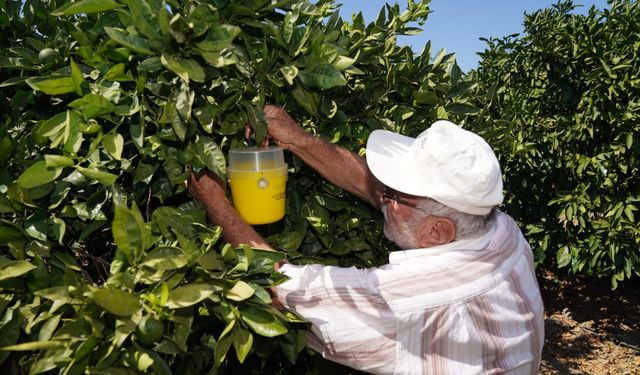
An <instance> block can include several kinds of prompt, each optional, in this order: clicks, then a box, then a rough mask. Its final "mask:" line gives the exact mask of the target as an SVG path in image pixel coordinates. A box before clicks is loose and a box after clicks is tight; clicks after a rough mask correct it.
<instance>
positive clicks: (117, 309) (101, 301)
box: [89, 287, 141, 316]
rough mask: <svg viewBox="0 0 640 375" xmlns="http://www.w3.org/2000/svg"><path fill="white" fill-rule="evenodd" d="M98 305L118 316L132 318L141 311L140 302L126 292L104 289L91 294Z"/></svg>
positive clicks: (90, 296)
mask: <svg viewBox="0 0 640 375" xmlns="http://www.w3.org/2000/svg"><path fill="white" fill-rule="evenodd" d="M89 298H91V300H92V301H93V302H95V304H96V305H98V306H100V307H102V308H103V309H105V310H106V311H108V312H110V313H112V314H114V315H118V316H130V315H132V314H134V313H136V312H137V311H138V310H140V307H141V306H140V300H139V299H138V297H136V296H134V295H133V294H131V293H129V292H125V291H124V290H120V289H116V288H110V287H104V288H100V289H96V290H94V291H93V292H91V293H90V294H89Z"/></svg>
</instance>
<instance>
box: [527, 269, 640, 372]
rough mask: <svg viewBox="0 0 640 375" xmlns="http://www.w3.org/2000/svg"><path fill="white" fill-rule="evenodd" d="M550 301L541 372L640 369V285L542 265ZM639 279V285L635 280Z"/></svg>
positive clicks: (546, 297)
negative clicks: (612, 283) (564, 273)
mask: <svg viewBox="0 0 640 375" xmlns="http://www.w3.org/2000/svg"><path fill="white" fill-rule="evenodd" d="M538 273H539V278H538V279H539V280H538V281H539V283H540V289H541V291H542V298H543V300H544V304H545V336H546V337H545V347H544V350H543V353H542V365H541V368H540V374H545V375H547V374H562V375H564V374H593V375H605V374H606V375H613V374H616V375H617V374H632V375H635V374H640V285H638V283H637V281H638V280H637V279H636V280H627V282H626V284H625V285H624V286H622V287H619V288H618V289H617V290H615V291H611V289H610V286H609V282H608V280H602V281H600V280H594V279H591V278H586V277H579V276H575V275H572V276H562V275H558V274H554V273H552V272H550V271H548V270H544V269H539V270H538ZM631 284H633V285H631Z"/></svg>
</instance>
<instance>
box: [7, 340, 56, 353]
mask: <svg viewBox="0 0 640 375" xmlns="http://www.w3.org/2000/svg"><path fill="white" fill-rule="evenodd" d="M66 345H68V344H67V343H65V342H62V341H31V342H24V343H21V344H16V345H9V346H5V347H2V348H0V351H2V350H9V351H13V352H31V351H34V350H49V349H62V348H64V347H65V346H66Z"/></svg>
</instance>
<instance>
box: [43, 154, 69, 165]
mask: <svg viewBox="0 0 640 375" xmlns="http://www.w3.org/2000/svg"><path fill="white" fill-rule="evenodd" d="M44 162H45V164H46V166H47V168H56V167H61V168H64V167H71V166H73V165H74V164H75V161H74V160H73V159H71V158H70V157H68V156H63V155H45V156H44Z"/></svg>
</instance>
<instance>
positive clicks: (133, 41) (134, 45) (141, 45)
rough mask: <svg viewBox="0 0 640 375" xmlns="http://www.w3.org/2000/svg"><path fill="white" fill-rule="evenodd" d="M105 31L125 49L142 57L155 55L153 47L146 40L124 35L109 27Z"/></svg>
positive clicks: (118, 30)
mask: <svg viewBox="0 0 640 375" xmlns="http://www.w3.org/2000/svg"><path fill="white" fill-rule="evenodd" d="M104 31H105V32H106V33H107V35H109V37H110V38H111V39H113V40H114V41H115V42H117V43H119V44H121V45H123V46H124V47H126V48H128V49H130V50H131V51H133V52H137V53H139V54H142V55H153V54H154V52H153V51H152V50H151V45H150V44H149V41H148V40H146V39H144V38H141V37H139V36H137V35H127V34H124V33H123V32H122V30H120V29H116V28H113V27H109V26H107V27H105V28H104Z"/></svg>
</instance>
